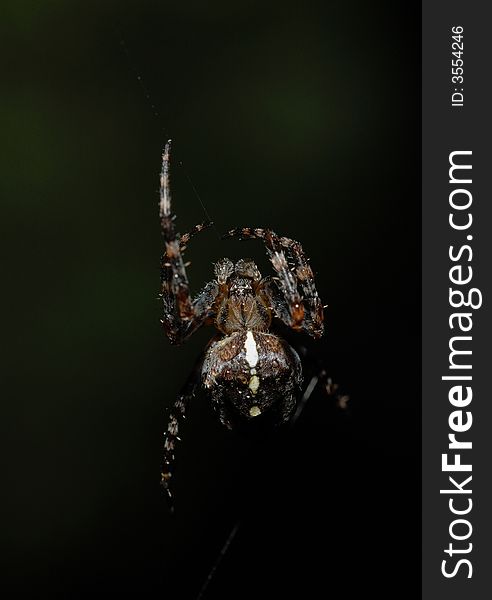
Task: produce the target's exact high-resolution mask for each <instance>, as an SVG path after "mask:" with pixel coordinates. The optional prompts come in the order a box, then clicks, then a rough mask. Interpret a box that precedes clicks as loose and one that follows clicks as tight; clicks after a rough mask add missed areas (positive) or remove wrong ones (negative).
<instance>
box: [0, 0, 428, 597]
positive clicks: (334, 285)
mask: <svg viewBox="0 0 492 600" xmlns="http://www.w3.org/2000/svg"><path fill="white" fill-rule="evenodd" d="M2 13H3V14H2V18H1V20H0V33H1V39H2V45H3V46H4V49H3V51H2V60H3V69H2V74H3V77H2V94H1V112H0V119H1V129H2V142H3V143H2V144H1V150H0V151H1V153H2V155H1V160H0V164H1V170H2V173H1V177H0V186H1V196H2V212H3V218H2V223H3V228H2V229H3V236H2V237H3V239H4V242H5V243H6V249H5V251H4V259H6V265H7V266H6V276H5V279H4V292H3V296H4V298H3V299H4V302H5V303H6V306H5V308H4V313H3V314H4V322H5V325H4V331H5V332H6V336H5V339H6V340H7V342H6V344H5V345H4V350H5V357H4V359H3V366H4V369H5V375H4V386H3V387H4V394H3V405H4V409H5V411H6V417H5V419H4V424H5V425H6V431H5V433H4V436H3V437H4V439H5V440H6V441H7V442H8V443H9V450H8V451H7V452H6V453H5V457H6V458H7V467H6V469H5V478H4V481H3V483H4V500H5V501H6V502H7V507H6V510H5V511H4V514H5V515H6V517H7V518H6V523H5V525H4V527H3V534H4V535H3V537H4V542H5V554H4V560H3V564H4V566H6V568H7V569H6V573H7V574H8V578H7V581H9V582H10V584H11V585H12V586H13V587H12V589H14V590H20V591H22V590H24V591H29V592H31V593H32V592H33V590H39V589H40V588H41V587H44V586H46V587H47V589H49V590H50V591H51V592H52V593H53V594H57V593H60V594H61V595H64V596H65V597H74V596H75V595H77V594H78V593H85V594H87V593H89V592H90V590H93V589H94V590H95V589H97V590H110V591H113V592H116V591H119V590H124V589H126V590H130V589H131V590H134V591H135V590H137V591H138V593H139V594H148V596H149V597H154V595H156V594H159V595H160V594H161V593H162V594H164V597H170V598H175V597H183V598H185V597H186V598H187V597H190V598H193V597H195V596H196V593H197V586H198V589H199V584H200V581H202V580H203V578H204V577H205V576H206V573H207V568H208V567H210V565H211V564H212V563H213V560H214V556H215V555H216V552H217V551H218V548H220V546H221V543H222V542H223V540H224V539H225V537H227V532H228V531H229V529H230V527H231V524H232V523H234V519H235V518H236V517H235V515H236V513H237V512H238V511H237V510H236V507H235V499H236V500H237V497H236V495H235V494H239V492H237V490H238V489H239V488H238V485H239V484H238V482H240V481H243V480H244V469H245V468H247V465H248V461H249V457H250V456H251V454H250V453H251V452H252V449H251V446H254V442H251V441H250V440H246V441H244V440H242V439H239V441H238V439H237V438H235V437H234V436H231V435H230V434H229V433H228V432H227V431H223V430H222V428H221V427H220V425H219V424H218V422H217V419H216V417H215V416H214V415H213V414H212V411H211V408H210V406H209V405H208V404H207V402H206V401H205V399H200V400H199V401H197V403H196V406H195V407H192V412H191V413H190V420H189V424H188V429H187V431H186V438H185V441H184V443H183V445H182V447H181V448H180V468H179V471H178V474H179V476H178V475H177V477H178V481H177V490H176V494H177V502H178V503H179V505H180V510H179V511H178V513H177V515H176V516H175V518H174V519H171V518H170V517H169V515H168V513H167V509H166V506H165V504H164V502H163V499H162V497H161V495H160V491H159V488H158V480H159V473H160V456H161V441H162V439H161V438H162V431H163V429H164V426H165V421H166V413H165V410H166V408H167V407H168V406H169V405H170V403H171V402H172V401H173V399H174V396H175V394H176V392H177V390H178V388H179V386H180V384H181V383H182V382H183V381H184V379H185V377H186V376H187V374H188V372H189V369H190V368H191V365H192V363H193V360H194V358H195V356H197V355H198V353H199V352H200V350H201V349H202V348H203V346H204V344H205V343H206V341H207V339H208V337H209V335H210V331H202V332H200V333H199V334H197V335H196V336H194V337H193V338H192V339H191V340H190V342H189V343H188V344H187V345H186V346H184V347H181V348H173V347H171V346H170V345H169V343H168V342H167V340H166V339H165V337H164V335H163V334H162V332H161V329H160V326H159V318H160V304H159V302H158V300H157V293H158V289H159V271H158V267H159V256H160V252H161V237H160V232H159V223H158V218H157V200H158V174H159V170H160V153H161V150H162V147H163V144H164V142H165V140H166V139H167V138H168V137H172V138H173V140H174V156H173V161H174V162H173V172H172V186H173V198H174V208H175V210H176V212H177V215H178V220H177V223H178V228H179V229H180V230H181V231H185V230H188V229H189V228H191V227H192V226H193V225H194V224H195V223H197V222H200V221H202V220H204V219H205V215H204V211H203V208H202V206H201V204H200V201H199V199H198V197H197V195H199V196H200V198H201V201H202V203H203V205H204V206H205V207H206V210H207V212H208V213H209V214H210V215H211V217H212V219H213V220H214V222H215V226H216V229H217V231H215V230H210V231H208V232H206V233H204V234H202V235H201V236H200V237H199V238H197V239H196V240H193V242H192V244H190V247H189V252H188V253H187V258H188V259H189V260H191V261H192V266H191V267H190V269H189V277H190V280H191V285H192V288H193V290H194V291H198V290H199V289H200V287H201V286H202V285H203V284H204V283H205V282H206V281H208V280H209V279H210V277H211V268H212V262H214V261H215V260H216V259H217V258H219V257H222V256H230V257H231V258H239V257H240V256H242V255H243V256H244V255H246V256H253V257H255V258H256V259H257V260H258V261H259V263H260V264H261V265H262V266H263V269H264V272H265V273H266V272H267V271H268V264H267V261H266V259H265V258H264V256H263V254H264V252H263V249H262V247H261V245H260V244H258V245H255V244H254V243H251V244H248V245H247V246H243V245H241V244H239V243H238V242H225V241H221V240H220V239H219V237H218V235H217V232H220V233H222V232H223V231H226V230H227V229H229V228H231V227H234V226H247V225H252V226H271V227H273V228H274V229H275V230H277V231H278V232H279V233H282V234H284V235H288V236H290V237H293V238H296V239H299V240H300V241H301V242H302V243H303V245H304V248H305V250H306V252H307V254H308V255H309V256H310V257H311V260H312V265H313V268H314V269H315V271H316V273H317V282H318V289H319V292H320V295H321V297H322V299H323V301H324V303H326V304H328V305H329V307H328V309H327V311H326V321H327V336H326V340H325V342H324V343H322V344H321V345H320V346H319V348H321V349H322V350H320V352H321V355H323V353H324V355H325V357H326V358H327V359H328V362H329V363H330V365H331V367H330V368H332V369H333V373H334V376H335V377H338V379H339V380H340V381H341V382H342V383H343V384H344V386H345V388H346V389H347V391H348V392H349V393H350V394H351V396H352V399H353V409H352V413H351V417H350V418H349V420H348V421H347V420H343V423H342V422H339V421H337V419H340V417H334V419H335V420H334V421H333V423H334V424H335V425H333V424H331V425H330V424H328V425H327V427H328V429H323V427H322V426H321V424H320V422H319V419H318V413H316V409H315V408H313V409H311V410H313V411H314V412H313V417H312V418H311V420H310V418H309V417H306V419H307V420H306V425H305V426H304V429H303V430H302V432H301V434H300V435H301V440H302V443H301V442H300V441H299V440H297V441H295V443H294V445H295V448H294V449H293V450H292V452H293V455H292V456H294V455H295V456H298V454H296V453H299V452H301V458H300V459H299V460H302V461H303V462H302V466H301V467H299V465H298V466H297V467H296V468H298V470H299V474H300V475H299V476H300V477H301V479H302V474H301V471H302V469H303V468H304V467H305V466H306V464H314V467H313V469H314V471H313V473H317V472H319V473H322V472H323V468H324V467H323V465H325V464H326V461H327V460H328V459H327V456H328V453H330V456H332V455H331V452H335V455H336V456H339V457H340V456H343V457H344V458H343V460H344V461H345V463H343V469H342V468H340V469H339V471H337V470H336V469H335V471H336V473H338V475H339V476H340V477H342V478H343V482H344V486H345V488H344V489H346V490H347V491H346V492H344V493H345V494H346V497H344V502H345V503H347V502H349V505H350V509H347V510H350V511H351V512H350V519H349V524H348V525H347V531H346V532H344V534H343V535H344V539H346V540H347V541H346V542H344V543H346V544H347V548H346V550H347V552H348V551H349V548H350V547H352V546H356V545H357V543H360V536H362V537H364V535H366V534H367V535H369V534H370V533H371V532H372V533H374V531H372V530H371V532H369V531H366V530H365V529H364V523H366V518H365V517H362V516H361V515H360V514H359V513H358V511H357V509H356V506H358V504H354V505H352V504H350V502H352V501H353V502H355V500H349V498H352V499H353V498H357V494H358V493H360V492H359V491H358V490H359V483H360V477H369V475H368V474H366V475H362V474H361V473H360V472H359V471H358V469H360V470H361V471H366V469H365V467H364V464H363V462H361V460H362V457H363V456H364V455H365V456H371V457H374V458H373V459H372V460H374V461H376V462H377V464H378V465H383V467H384V469H389V470H391V469H392V468H393V467H394V470H395V473H396V474H395V478H394V481H393V484H392V485H393V488H391V493H394V494H396V495H398V490H400V485H401V490H403V489H404V480H403V477H404V475H406V476H409V477H412V478H413V479H412V481H414V483H415V485H416V486H418V485H419V484H418V477H417V471H418V457H419V442H418V430H419V424H418V415H419V405H418V396H419V387H418V372H419V362H418V353H419V344H418V340H419V335H420V333H419V320H418V319H419V311H420V308H419V306H420V299H419V298H420V296H419V281H420V278H419V252H420V242H419V226H420V225H419V196H420V191H419V181H418V172H419V158H418V141H419V124H418V111H419V100H420V99H419V73H418V69H419V65H418V61H419V54H418V53H419V41H418V28H419V15H418V8H417V6H416V5H415V6H412V5H410V4H408V3H407V4H405V5H404V6H403V5H402V6H400V5H396V4H395V3H391V2H389V1H387V2H372V3H364V2H362V1H359V2H346V3H333V2H321V1H318V2H316V1H314V2H307V3H303V4H301V3H298V2H294V1H291V0H284V1H283V2H268V3H265V2H256V1H251V2H243V1H238V2H224V1H215V2H208V3H204V2H197V1H191V2H186V3H171V2H157V1H151V0H142V1H139V2H136V1H134V2H125V3H121V2H114V1H105V2H99V3H95V2H81V1H77V0H74V1H71V2H70V1H67V0H65V1H59V0H50V1H46V2H34V1H32V0H31V1H25V2H13V1H7V2H4V3H3V5H2ZM194 188H195V189H194ZM195 190H196V191H195ZM330 365H329V366H330ZM313 402H315V403H316V402H318V403H320V402H323V399H322V398H321V397H319V398H317V399H316V400H313ZM315 405H316V404H315ZM340 432H341V433H340ZM324 435H326V437H323V436H324ZM330 436H331V437H330ZM404 439H405V440H408V441H406V443H402V440H404ZM289 443H290V442H287V450H286V452H289V450H288V448H289V447H290V446H289ZM306 443H307V444H308V445H309V444H311V446H308V450H304V451H303V450H302V448H305V444H306ZM303 452H304V454H303ZM325 452H326V453H327V454H325ZM292 456H291V458H292ZM330 460H331V459H330ZM342 462H343V461H342ZM376 466H377V465H376ZM345 467H346V469H345ZM330 468H331V467H330ZM380 468H381V467H380ZM347 471H348V472H350V473H351V474H352V475H351V476H350V477H348V476H347V475H346V472H347ZM409 472H410V473H411V475H408V473H409ZM331 476H332V477H334V478H335V480H334V485H338V486H339V485H340V481H341V480H340V481H339V480H337V479H336V477H337V475H334V474H333V472H331ZM374 476H376V474H375V473H374ZM347 477H348V478H347ZM371 477H372V475H371ZM358 478H359V479H358ZM400 478H401V479H400ZM279 481H280V480H279ZM282 481H283V480H282ZM337 481H338V484H337ZM358 481H359V483H358ZM371 481H372V480H370V479H367V481H366V484H367V485H366V486H365V487H366V489H367V486H369V485H370V482H371ZM310 482H312V479H308V478H306V479H305V480H303V483H302V484H299V485H300V489H301V490H305V493H303V497H304V499H305V504H306V503H307V500H306V498H308V497H309V494H314V493H315V492H314V491H313V488H312V487H310V486H312V483H310ZM277 483H278V485H279V487H278V489H280V490H284V491H285V490H287V492H286V493H287V494H289V493H290V492H289V486H288V485H287V484H286V487H285V488H282V485H283V484H282V483H281V482H277ZM284 483H285V482H284ZM332 483H333V482H332ZM250 484H251V486H253V487H254V486H255V485H256V484H255V482H254V481H251V483H250ZM362 487H364V486H362ZM379 492H380V493H381V490H379ZM282 493H283V492H282ZM316 493H318V492H316ZM383 493H390V490H389V488H388V489H386V488H384V489H383ZM267 495H268V494H267ZM360 501H361V502H362V500H360ZM266 502H267V504H268V501H266ZM298 502H301V501H300V500H299V498H298ZM327 502H328V501H327ZM367 502H368V500H367V499H365V500H364V502H363V504H365V505H366V506H367ZM369 502H370V501H369ZM378 502H379V501H377V499H376V498H375V499H374V506H373V508H374V509H375V510H376V508H375V507H376V506H379V503H378ZM402 502H403V504H402ZM410 503H411V504H410ZM371 506H372V504H371ZM303 507H304V509H305V508H306V506H304V505H303V504H302V502H301V503H300V505H299V506H298V509H299V510H303ZM394 507H396V508H393V509H391V508H388V507H387V506H386V507H385V508H384V509H381V511H383V512H380V513H377V511H376V515H377V516H376V517H375V518H376V519H377V520H378V521H379V522H380V523H382V524H381V525H380V526H381V527H382V528H383V533H382V536H383V538H384V536H385V535H386V536H390V537H388V538H387V540H388V545H391V542H392V541H393V542H394V543H396V538H395V537H391V536H392V535H393V536H396V533H391V530H393V531H399V532H400V533H398V536H400V535H401V536H402V537H404V536H405V535H408V536H410V535H413V536H416V535H417V530H416V520H412V519H417V515H416V513H415V517H413V516H412V517H411V518H410V520H408V519H409V518H408V517H407V520H405V519H401V514H400V512H398V511H401V512H402V513H406V512H407V509H408V510H409V511H417V510H418V509H417V492H415V497H414V496H412V495H411V498H410V499H409V498H406V499H405V500H401V498H400V502H399V503H398V502H396V503H395V504H394ZM333 509H334V507H333V506H331V505H330V504H329V502H328V503H327V504H324V505H320V506H318V509H317V511H316V510H314V513H313V514H314V516H313V517H312V519H316V522H318V523H320V527H323V525H322V523H323V522H324V521H323V519H324V518H325V517H326V516H327V515H331V514H332V510H333ZM352 511H353V512H352ZM394 511H396V512H394ZM267 513H268V511H267ZM289 514H290V513H289ZM347 514H348V513H347ZM411 514H412V515H413V512H412V513H411ZM323 515H324V516H323ZM270 517H271V518H274V517H273V516H272V515H270ZM296 518H297V517H296V516H295V511H293V512H292V520H293V521H295V520H296ZM330 519H331V517H330ZM354 519H355V521H354ZM368 519H370V517H368ZM261 522H263V521H261ZM367 522H369V521H367ZM395 523H399V525H396V526H395ZM395 527H396V529H395ZM398 527H400V528H403V530H399V529H398ZM279 531H280V528H279ZM281 531H284V529H282V530H281ZM296 531H297V530H296ZM323 531H324V530H323ZM340 531H341V530H340ZM412 532H413V533H412ZM277 533H278V532H277ZM325 533H326V532H325ZM292 535H293V538H292V539H295V540H297V541H298V540H299V539H300V537H299V536H300V535H301V534H300V533H299V531H297V533H295V534H292ZM306 539H307V538H306ZM335 539H337V538H336V536H335ZM384 539H386V538H384ZM412 539H413V538H412ZM304 541H305V540H304ZM413 542H414V543H415V546H417V539H416V537H415V539H413ZM413 542H412V543H413ZM281 543H287V542H285V540H283V541H282V540H279V541H278V544H281ZM338 543H339V544H340V543H341V542H340V541H339V542H338ZM238 544H239V545H240V542H238ZM243 544H244V545H245V546H246V547H249V546H248V542H247V541H246V540H243ZM293 551H294V550H293ZM238 560H239V559H238ZM395 560H396V559H395ZM308 564H309V563H308V561H306V565H304V568H305V569H307V570H305V573H307V572H308V571H309V569H308ZM334 564H335V566H337V567H340V565H339V564H338V563H336V562H335V563H334ZM393 567H395V568H396V563H395V564H394V565H393ZM228 568H229V569H230V571H228ZM299 568H300V569H301V572H302V567H299ZM359 568H360V566H359ZM367 569H368V572H369V571H370V568H369V567H367ZM228 572H235V571H234V566H233V565H232V566H229V567H227V566H224V567H223V568H222V577H223V578H224V585H226V582H228V580H227V576H226V573H228ZM395 573H396V574H395V577H396V576H397V575H398V576H400V575H401V574H402V573H401V571H398V569H397V570H396V571H395ZM263 575H265V574H263ZM218 577H219V582H218V583H217V584H216V585H217V586H218V587H217V591H216V595H215V596H211V597H222V596H221V593H222V592H221V591H220V575H219V576H218ZM272 579H274V578H273V577H272ZM253 580H254V577H253ZM235 581H237V580H235ZM251 585H253V584H251ZM272 585H273V584H272ZM187 586H188V587H189V589H188V588H187ZM379 589H380V592H381V593H382V594H383V596H384V589H385V588H384V586H383V588H381V587H380V588H379ZM166 590H168V592H169V593H168V594H166V593H165V592H166ZM170 590H173V591H172V592H171V591H170ZM183 590H185V591H183ZM193 590H194V594H195V595H194V594H193ZM135 593H136V592H135ZM180 594H182V596H181V595H180ZM160 597H161V596H160ZM229 597H239V595H238V594H236V595H234V594H233V593H231V596H229ZM349 597H350V595H349ZM384 597H386V596H384ZM388 597H389V596H388Z"/></svg>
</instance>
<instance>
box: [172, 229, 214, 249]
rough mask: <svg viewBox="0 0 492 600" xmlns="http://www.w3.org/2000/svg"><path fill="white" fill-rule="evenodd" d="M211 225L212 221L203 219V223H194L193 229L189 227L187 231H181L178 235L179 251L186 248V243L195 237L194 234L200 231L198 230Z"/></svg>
mask: <svg viewBox="0 0 492 600" xmlns="http://www.w3.org/2000/svg"><path fill="white" fill-rule="evenodd" d="M212 225H213V222H212V221H204V222H203V223H199V224H198V225H195V226H194V227H193V229H190V231H188V232H187V233H183V234H182V235H180V237H179V249H180V251H181V253H183V252H184V251H185V250H186V244H187V243H188V242H189V241H190V240H191V238H193V237H195V235H196V234H197V233H200V232H202V231H204V230H205V229H208V228H209V227H211V226H212Z"/></svg>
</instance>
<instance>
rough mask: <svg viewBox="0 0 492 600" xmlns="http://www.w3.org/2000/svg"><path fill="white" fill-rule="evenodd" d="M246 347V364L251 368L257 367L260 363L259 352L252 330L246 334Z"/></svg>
mask: <svg viewBox="0 0 492 600" xmlns="http://www.w3.org/2000/svg"><path fill="white" fill-rule="evenodd" d="M244 347H245V349H246V362H247V363H248V365H249V366H250V367H251V368H253V367H256V364H257V363H258V350H257V348H256V341H255V338H254V335H253V332H252V331H250V330H248V331H247V332H246V341H245V342H244Z"/></svg>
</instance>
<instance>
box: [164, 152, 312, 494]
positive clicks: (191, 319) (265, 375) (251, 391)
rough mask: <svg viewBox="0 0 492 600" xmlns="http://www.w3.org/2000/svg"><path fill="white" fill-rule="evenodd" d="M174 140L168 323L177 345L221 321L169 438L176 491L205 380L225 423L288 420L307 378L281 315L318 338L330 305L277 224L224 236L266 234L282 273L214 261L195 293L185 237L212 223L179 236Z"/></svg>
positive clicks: (182, 397)
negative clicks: (192, 409) (185, 437)
mask: <svg viewBox="0 0 492 600" xmlns="http://www.w3.org/2000/svg"><path fill="white" fill-rule="evenodd" d="M169 159H170V141H168V142H167V144H166V147H165V149H164V153H163V156H162V172H161V189H160V204H159V207H160V219H161V226H162V232H163V235H164V242H165V251H164V254H163V257H162V264H161V294H160V297H161V298H162V302H163V308H164V314H163V319H162V324H163V326H164V331H165V332H166V335H167V337H168V338H169V339H170V341H171V343H172V344H181V343H182V342H184V341H185V340H186V339H187V338H188V337H190V336H191V335H192V334H193V333H194V332H195V331H196V330H197V329H198V328H199V327H201V326H202V325H214V326H215V327H216V329H217V330H218V332H219V333H218V334H217V335H216V336H215V337H213V338H212V340H211V341H210V343H209V344H208V346H207V348H206V350H205V352H204V353H203V355H202V356H201V358H200V360H199V361H198V363H197V365H196V367H195V369H194V370H193V372H192V374H191V376H190V377H189V379H188V381H187V382H186V384H185V386H184V387H183V388H182V390H181V392H180V394H179V395H178V398H177V400H176V402H175V403H174V406H173V408H172V409H171V412H170V416H169V423H168V427H167V431H166V432H165V441H164V467H163V471H162V485H163V487H164V489H165V490H166V492H167V494H168V495H169V498H171V490H170V479H171V475H172V469H173V465H174V449H175V445H176V441H177V440H178V439H179V438H178V429H179V426H180V422H181V420H182V419H184V416H185V410H186V406H187V404H188V401H189V400H190V399H191V398H192V397H193V396H194V395H195V393H196V391H197V390H198V388H199V387H200V386H202V387H203V388H204V389H205V391H206V392H207V393H208V394H209V396H210V398H211V400H212V403H213V406H214V408H215V409H216V410H217V411H218V413H219V417H220V420H221V422H222V423H223V424H224V425H225V426H226V427H229V428H231V427H232V424H233V421H234V419H236V418H240V419H241V418H242V419H243V420H251V419H257V418H261V416H262V415H265V414H268V415H270V416H273V419H274V421H275V422H277V423H285V422H287V421H288V420H289V418H290V416H291V414H292V412H293V409H294V408H295V406H296V402H297V399H298V397H299V393H300V389H301V385H302V367H301V361H300V359H299V356H298V354H297V352H296V351H295V350H294V349H293V348H292V347H291V346H290V345H289V344H287V342H285V341H284V340H283V339H281V338H280V337H278V336H277V335H276V334H275V333H272V331H271V329H272V326H274V324H275V321H274V320H275V319H278V320H280V321H281V322H283V323H284V324H285V325H287V326H288V327H290V328H292V329H293V330H295V331H304V332H306V333H307V334H309V335H310V336H312V337H313V338H320V337H321V336H322V335H323V329H324V328H323V305H322V304H321V301H320V299H319V297H318V292H317V291H316V286H315V284H314V275H313V271H312V269H311V267H310V266H309V262H308V259H307V258H306V256H305V254H304V251H303V249H302V246H301V244H300V243H299V242H296V241H295V240H291V239H289V238H286V237H279V236H278V235H277V234H276V233H274V232H273V231H272V230H270V229H251V228H243V229H232V230H231V231H229V232H228V233H227V234H226V235H225V236H224V237H236V236H237V237H239V238H240V239H243V240H246V239H252V238H256V239H261V240H263V243H264V244H265V247H266V250H267V254H268V257H269V258H270V261H271V263H272V265H273V268H274V270H275V273H276V277H262V276H261V273H260V271H259V270H258V267H257V266H256V264H255V263H254V262H253V261H252V260H249V259H241V260H238V261H237V262H236V264H234V263H232V261H230V260H229V259H228V258H222V259H220V260H219V261H218V262H217V263H216V264H215V269H214V274H215V279H214V280H213V281H210V282H209V283H207V284H206V285H205V287H204V289H203V290H202V291H201V292H200V294H198V296H197V297H196V298H195V299H194V300H192V299H191V297H190V291H189V285H188V278H187V276H186V268H185V264H184V261H183V251H184V249H185V244H186V243H187V242H188V241H189V240H190V238H191V237H192V236H193V235H194V234H195V233H198V232H199V231H202V230H203V229H204V228H205V227H206V226H207V225H208V224H207V223H204V224H202V225H197V226H196V227H195V228H194V229H193V230H192V231H191V232H189V233H187V234H185V235H182V236H180V235H179V234H178V233H177V232H176V229H175V227H174V218H175V217H174V216H173V215H172V213H171V192H170V187H169Z"/></svg>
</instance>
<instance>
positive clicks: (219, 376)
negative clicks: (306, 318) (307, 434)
mask: <svg viewBox="0 0 492 600" xmlns="http://www.w3.org/2000/svg"><path fill="white" fill-rule="evenodd" d="M202 380H203V385H204V387H205V389H206V390H207V391H208V392H209V393H210V395H211V397H212V400H213V402H214V405H215V407H216V408H217V409H218V410H219V412H220V417H221V420H222V422H223V423H224V424H225V425H227V426H229V427H230V426H231V419H230V417H231V415H232V413H235V414H236V416H240V417H243V418H245V419H252V418H254V417H257V416H260V415H262V414H264V413H266V412H269V413H270V412H275V417H276V420H277V421H279V422H283V421H286V420H287V419H288V417H289V415H290V413H291V412H292V409H293V408H294V406H295V403H296V397H297V394H298V391H299V388H300V385H301V382H302V370H301V362H300V359H299V356H298V355H297V353H296V352H295V350H294V349H293V348H291V347H290V346H289V345H288V344H287V343H286V342H285V341H284V340H282V339H281V338H279V337H278V336H276V335H273V334H271V333H266V332H264V331H254V330H251V329H248V330H243V331H236V332H234V333H232V334H231V335H228V336H227V337H225V338H223V339H221V340H219V341H217V342H215V343H214V344H213V345H212V346H211V347H210V348H209V350H208V351H207V354H206V356H205V360H204V363H203V368H202Z"/></svg>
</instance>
